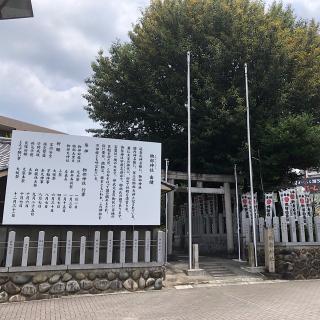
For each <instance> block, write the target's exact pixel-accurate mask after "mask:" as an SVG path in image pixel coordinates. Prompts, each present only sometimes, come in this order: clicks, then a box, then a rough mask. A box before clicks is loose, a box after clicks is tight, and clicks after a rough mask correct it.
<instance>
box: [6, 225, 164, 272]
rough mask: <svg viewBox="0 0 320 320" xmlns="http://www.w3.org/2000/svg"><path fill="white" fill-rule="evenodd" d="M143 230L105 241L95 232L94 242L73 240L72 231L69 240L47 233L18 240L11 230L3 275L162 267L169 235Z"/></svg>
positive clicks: (114, 235) (109, 232)
mask: <svg viewBox="0 0 320 320" xmlns="http://www.w3.org/2000/svg"><path fill="white" fill-rule="evenodd" d="M141 233H142V232H140V234H139V231H134V232H133V233H132V238H130V239H128V238H127V232H126V231H120V232H119V234H117V237H116V234H115V233H114V232H113V231H108V233H107V238H106V239H105V240H102V239H101V237H100V231H95V232H94V238H93V241H87V238H86V236H81V237H80V239H77V240H75V239H73V232H72V231H68V232H67V234H66V237H65V241H61V240H60V241H59V238H58V236H54V237H53V238H52V239H45V232H44V231H40V232H39V233H38V239H37V240H33V241H31V240H30V237H29V236H25V237H24V238H23V241H16V240H15V238H16V232H15V231H10V232H9V235H8V241H7V242H6V259H5V266H4V267H2V268H0V272H19V271H43V270H73V269H101V268H126V267H154V266H162V265H163V264H164V261H165V234H164V232H162V231H158V232H157V235H156V239H153V238H152V237H151V232H150V231H145V232H144V233H143V234H141Z"/></svg>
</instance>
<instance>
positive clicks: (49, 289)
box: [0, 267, 165, 302]
mask: <svg viewBox="0 0 320 320" xmlns="http://www.w3.org/2000/svg"><path fill="white" fill-rule="evenodd" d="M164 278H165V269H164V268H163V267H153V268H150V269H148V268H130V269H108V270H106V269H104V270H103V269H99V270H90V271H89V270H78V271H50V272H49V271H48V272H43V271H41V272H23V273H21V272H20V273H10V274H8V273H7V274H0V286H1V287H0V302H7V301H9V302H18V301H25V300H35V299H49V298H56V297H60V296H65V295H71V294H73V295H74V294H85V293H91V294H96V293H103V292H106V293H108V292H115V291H121V290H124V291H125V290H127V291H136V290H160V289H162V286H163V284H162V281H163V279H164Z"/></svg>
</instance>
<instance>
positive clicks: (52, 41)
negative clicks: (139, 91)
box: [0, 0, 320, 135]
mask: <svg viewBox="0 0 320 320" xmlns="http://www.w3.org/2000/svg"><path fill="white" fill-rule="evenodd" d="M271 2H272V1H266V3H267V4H268V3H271ZM32 3H33V9H34V15H35V17H34V18H32V19H21V20H7V21H1V22H0V39H1V50H0V61H1V63H0V114H1V115H4V116H8V117H13V118H16V119H19V120H22V121H27V122H31V123H34V124H38V125H42V126H47V127H50V128H53V129H56V130H60V131H63V132H66V133H69V134H79V135H84V134H86V133H85V129H86V128H92V127H94V126H96V125H95V124H93V123H92V121H91V120H90V119H88V116H87V113H86V112H85V111H84V110H83V106H84V105H85V101H84V100H83V98H82V94H83V93H84V92H85V90H86V87H85V84H84V80H85V79H86V78H87V77H89V76H90V74H91V69H90V63H91V62H92V61H93V60H94V57H95V56H96V54H97V52H98V50H99V49H101V48H102V49H104V50H105V51H107V50H108V48H109V47H110V45H111V43H112V42H114V41H115V40H116V39H120V40H122V41H125V40H127V32H128V31H129V30H130V29H131V26H132V24H133V23H135V22H136V21H137V19H138V18H139V16H140V12H141V9H143V8H144V7H145V6H147V5H148V3H149V1H147V0H118V1H114V0H104V1H85V0H67V1H63V0H56V1H52V0H32ZM283 3H285V4H291V5H292V6H293V8H294V9H295V12H296V14H297V15H298V16H299V17H303V18H312V17H314V18H316V20H318V21H320V0H291V1H290V0H284V1H283Z"/></svg>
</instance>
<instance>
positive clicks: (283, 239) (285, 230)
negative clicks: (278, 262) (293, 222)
mask: <svg viewBox="0 0 320 320" xmlns="http://www.w3.org/2000/svg"><path fill="white" fill-rule="evenodd" d="M280 220H281V242H288V225H287V218H286V217H284V216H282V217H281V218H280Z"/></svg>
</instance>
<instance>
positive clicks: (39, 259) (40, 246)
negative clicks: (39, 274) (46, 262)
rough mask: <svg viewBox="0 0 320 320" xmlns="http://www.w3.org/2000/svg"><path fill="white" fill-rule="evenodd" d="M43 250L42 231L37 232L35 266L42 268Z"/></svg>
mask: <svg viewBox="0 0 320 320" xmlns="http://www.w3.org/2000/svg"><path fill="white" fill-rule="evenodd" d="M43 249H44V231H40V232H39V236H38V249H37V261H36V266H37V267H39V266H42V262H43Z"/></svg>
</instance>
